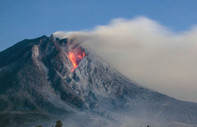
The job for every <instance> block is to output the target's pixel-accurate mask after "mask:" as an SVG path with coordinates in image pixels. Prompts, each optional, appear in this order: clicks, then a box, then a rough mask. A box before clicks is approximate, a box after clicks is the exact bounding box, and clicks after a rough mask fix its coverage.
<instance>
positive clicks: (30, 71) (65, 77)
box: [0, 36, 197, 126]
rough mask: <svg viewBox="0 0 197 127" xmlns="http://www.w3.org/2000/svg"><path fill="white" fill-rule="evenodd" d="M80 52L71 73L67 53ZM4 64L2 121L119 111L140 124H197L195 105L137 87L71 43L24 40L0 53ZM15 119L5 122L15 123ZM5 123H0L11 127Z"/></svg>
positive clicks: (0, 64) (0, 70)
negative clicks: (82, 54)
mask: <svg viewBox="0 0 197 127" xmlns="http://www.w3.org/2000/svg"><path fill="white" fill-rule="evenodd" d="M76 48H79V49H81V50H82V51H84V52H85V53H86V56H85V57H84V58H83V59H82V60H80V62H79V65H78V67H77V68H76V69H75V70H74V71H73V72H72V71H71V70H72V67H73V66H72V62H71V61H70V60H69V57H68V52H70V51H72V50H73V51H74V50H75V49H76ZM0 61H1V62H0V101H1V102H3V103H1V105H2V107H4V108H2V109H0V114H2V115H3V114H5V113H14V112H20V113H26V114H28V113H27V112H30V113H31V112H35V113H38V114H41V117H42V116H43V117H45V118H47V119H50V116H56V115H65V114H66V115H69V114H72V113H76V112H79V111H80V112H81V111H82V112H86V111H88V112H91V113H94V114H99V115H101V116H104V117H106V116H107V114H108V112H114V111H120V112H124V113H125V114H127V115H131V114H134V115H131V116H132V117H137V118H148V117H150V115H151V118H154V119H162V120H164V121H179V122H183V123H195V122H196V121H197V104H196V103H191V102H184V101H179V100H176V99H174V98H172V97H169V96H167V95H164V94H161V93H158V92H156V91H152V90H150V89H147V88H144V87H142V86H140V85H138V84H136V83H133V82H132V81H130V80H129V79H127V78H126V77H124V76H123V75H122V74H120V73H119V72H118V71H116V70H115V69H114V68H112V67H110V65H108V64H106V63H105V62H104V61H103V60H102V59H101V58H100V57H98V56H97V55H96V54H95V53H94V52H93V51H91V49H87V48H85V47H82V46H81V45H78V44H77V43H76V42H75V40H72V39H71V40H69V39H58V38H55V37H53V36H50V37H47V36H42V37H39V38H36V39H25V40H23V41H21V42H19V43H17V44H15V45H14V46H12V47H10V48H8V49H6V50H4V51H2V52H0ZM128 111H129V112H128ZM109 114H110V113H109ZM185 114H186V115H185ZM11 117H12V116H11ZM11 117H8V118H7V119H6V120H7V121H13V118H11ZM38 117H39V116H38ZM107 117H109V116H107ZM166 118H167V119H166ZM21 119H24V118H21ZM32 119H33V117H32ZM36 119H37V117H36V118H35V121H36ZM6 120H5V119H0V122H2V123H5V125H6V126H10V124H11V123H10V122H8V124H6V122H5V121H6ZM19 121H20V120H19ZM22 121H23V122H24V123H26V121H25V120H22ZM27 121H28V120H27ZM29 121H31V120H29ZM15 124H16V125H18V123H17V122H16V123H15Z"/></svg>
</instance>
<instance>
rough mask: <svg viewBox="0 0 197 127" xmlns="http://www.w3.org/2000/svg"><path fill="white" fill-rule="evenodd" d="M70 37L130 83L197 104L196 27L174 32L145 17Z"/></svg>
mask: <svg viewBox="0 0 197 127" xmlns="http://www.w3.org/2000/svg"><path fill="white" fill-rule="evenodd" d="M54 36H57V37H61V38H63V37H66V36H68V34H67V33H66V32H60V31H59V32H56V33H54ZM69 38H75V39H76V40H77V41H79V42H80V43H81V42H83V43H82V44H83V45H84V46H88V47H90V48H91V49H93V50H94V51H95V52H96V53H97V54H98V55H99V56H100V57H102V58H103V59H104V60H105V61H107V62H108V63H109V64H110V65H112V66H113V67H115V68H116V69H117V70H118V71H120V72H121V73H122V74H124V75H125V76H126V77H128V78H130V79H131V80H133V81H135V82H137V83H139V84H141V85H143V86H145V87H148V88H151V89H153V90H156V91H159V92H162V93H165V94H167V95H169V96H173V97H175V98H178V99H181V100H186V101H193V102H197V92H196V91H197V78H196V76H197V67H196V65H197V55H196V54H197V27H193V28H191V29H190V30H188V31H184V32H178V33H176V32H173V31H171V30H170V29H169V28H166V27H164V26H162V25H160V24H159V23H158V22H156V21H153V20H151V19H148V18H144V17H139V18H136V19H132V20H127V19H114V20H112V21H111V22H110V24H108V25H104V26H97V27H95V28H94V29H93V30H92V31H79V32H73V33H69Z"/></svg>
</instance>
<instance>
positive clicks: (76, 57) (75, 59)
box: [68, 49, 86, 72]
mask: <svg viewBox="0 0 197 127" xmlns="http://www.w3.org/2000/svg"><path fill="white" fill-rule="evenodd" d="M85 56H86V54H85V52H83V51H81V50H80V49H78V50H75V51H73V52H69V53H68V58H69V59H70V61H71V63H72V65H73V68H72V70H71V71H72V72H73V71H74V70H75V68H77V67H78V64H79V62H80V61H81V60H82V59H83V58H84V57H85Z"/></svg>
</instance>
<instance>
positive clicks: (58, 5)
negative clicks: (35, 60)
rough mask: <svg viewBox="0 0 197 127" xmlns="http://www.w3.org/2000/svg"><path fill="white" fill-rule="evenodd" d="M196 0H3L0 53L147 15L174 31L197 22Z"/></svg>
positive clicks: (0, 1) (0, 10)
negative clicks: (39, 39) (30, 40)
mask: <svg viewBox="0 0 197 127" xmlns="http://www.w3.org/2000/svg"><path fill="white" fill-rule="evenodd" d="M196 5H197V1H196V0H0V29H1V30H0V51H2V50H4V49H5V48H7V47H10V46H11V45H13V44H15V43H16V42H18V41H21V40H23V39H25V38H35V37H39V36H41V35H44V34H45V35H50V34H51V33H53V32H55V31H60V30H64V31H65V30H67V31H70V30H84V29H92V28H94V27H95V26H97V25H105V24H108V23H109V21H110V20H112V19H114V18H126V19H133V18H134V17H138V16H145V17H148V18H150V19H152V20H155V21H158V22H159V23H160V24H162V25H164V26H166V27H168V28H169V29H172V30H173V31H178V32H179V31H184V30H187V29H189V28H190V27H191V26H193V25H195V24H196V23H197V16H196V12H197V8H196Z"/></svg>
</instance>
